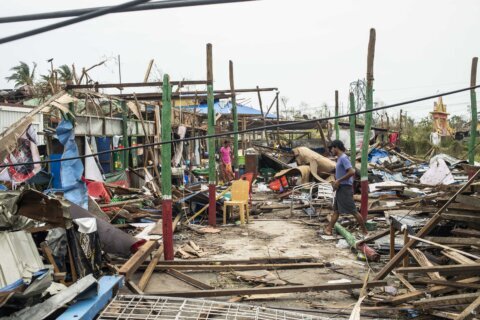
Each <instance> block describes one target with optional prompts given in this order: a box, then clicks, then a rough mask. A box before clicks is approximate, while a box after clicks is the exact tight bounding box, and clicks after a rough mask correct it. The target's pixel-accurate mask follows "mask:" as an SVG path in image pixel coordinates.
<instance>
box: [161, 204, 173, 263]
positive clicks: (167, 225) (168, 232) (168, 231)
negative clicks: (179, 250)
mask: <svg viewBox="0 0 480 320" xmlns="http://www.w3.org/2000/svg"><path fill="white" fill-rule="evenodd" d="M162 233H163V235H162V239H163V250H164V251H163V255H164V258H165V260H173V257H174V253H173V227H172V199H165V198H163V200H162Z"/></svg>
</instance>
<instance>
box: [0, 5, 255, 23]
mask: <svg viewBox="0 0 480 320" xmlns="http://www.w3.org/2000/svg"><path fill="white" fill-rule="evenodd" d="M246 1H257V0H167V1H155V2H151V3H146V4H140V5H137V6H135V7H129V8H120V9H116V10H115V11H112V12H111V13H122V12H132V11H146V10H158V9H170V8H180V7H192V6H201V5H210V4H224V3H235V2H246ZM109 8H113V7H96V8H83V9H73V10H64V11H54V12H44V13H34V14H27V15H20V16H10V17H0V23H11V22H25V21H34V20H44V19H57V18H68V17H76V16H81V15H84V14H87V13H92V12H94V11H96V10H101V9H109Z"/></svg>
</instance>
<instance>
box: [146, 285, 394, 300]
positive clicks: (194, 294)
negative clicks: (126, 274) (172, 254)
mask: <svg viewBox="0 0 480 320" xmlns="http://www.w3.org/2000/svg"><path fill="white" fill-rule="evenodd" d="M386 284H387V282H386V281H370V282H367V283H366V287H367V288H374V287H381V286H385V285H386ZM363 285H364V283H363V282H362V281H357V282H349V283H326V284H320V285H300V286H282V287H267V288H240V289H239V288H236V289H213V290H200V291H199V290H196V291H164V292H162V291H156V292H145V294H147V295H160V296H167V297H184V298H206V297H225V296H237V295H251V294H255V295H257V294H276V293H296V292H316V291H327V290H328V291H331V290H348V289H358V288H362V287H363Z"/></svg>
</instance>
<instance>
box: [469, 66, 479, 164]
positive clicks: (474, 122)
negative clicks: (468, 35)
mask: <svg viewBox="0 0 480 320" xmlns="http://www.w3.org/2000/svg"><path fill="white" fill-rule="evenodd" d="M477 64H478V58H477V57H474V58H473V59H472V72H471V75H470V87H475V86H476V83H477ZM470 103H471V111H472V124H471V127H470V143H469V145H468V163H469V164H470V165H472V166H473V165H474V164H475V144H476V139H477V123H478V115H477V97H476V93H475V89H472V90H470Z"/></svg>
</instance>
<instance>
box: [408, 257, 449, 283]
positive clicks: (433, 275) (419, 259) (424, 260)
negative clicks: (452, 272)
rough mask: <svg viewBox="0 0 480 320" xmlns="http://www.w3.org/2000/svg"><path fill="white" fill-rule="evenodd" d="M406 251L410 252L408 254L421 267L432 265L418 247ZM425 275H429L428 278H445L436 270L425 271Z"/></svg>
mask: <svg viewBox="0 0 480 320" xmlns="http://www.w3.org/2000/svg"><path fill="white" fill-rule="evenodd" d="M408 252H410V255H411V256H412V257H413V258H414V259H415V261H417V263H418V264H419V265H420V266H421V267H433V263H431V262H430V260H428V258H427V257H426V256H425V255H424V254H423V252H422V251H420V250H418V249H409V250H408ZM427 275H428V276H429V277H430V279H434V280H445V278H444V277H442V276H441V275H440V273H438V272H427Z"/></svg>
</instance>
